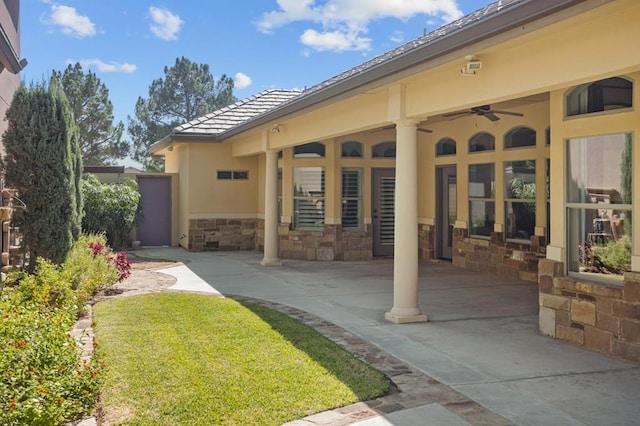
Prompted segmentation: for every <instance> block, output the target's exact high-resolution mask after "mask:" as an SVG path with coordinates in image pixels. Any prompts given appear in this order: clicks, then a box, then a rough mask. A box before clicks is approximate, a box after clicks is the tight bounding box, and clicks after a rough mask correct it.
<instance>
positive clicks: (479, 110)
mask: <svg viewBox="0 0 640 426" xmlns="http://www.w3.org/2000/svg"><path fill="white" fill-rule="evenodd" d="M474 114H475V115H480V116H483V117H486V118H487V119H489V120H491V121H498V120H500V117H498V116H497V115H496V114H504V115H513V116H516V117H524V114H522V113H521V112H511V111H497V110H493V109H491V106H490V105H481V106H477V107H473V108H471V109H470V110H469V111H458V112H451V113H449V114H443V115H442V116H443V117H454V118H453V119H456V118H461V117H464V116H466V115H474Z"/></svg>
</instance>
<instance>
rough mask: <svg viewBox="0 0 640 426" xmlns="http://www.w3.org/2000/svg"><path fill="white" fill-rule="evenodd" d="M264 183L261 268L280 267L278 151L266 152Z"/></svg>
mask: <svg viewBox="0 0 640 426" xmlns="http://www.w3.org/2000/svg"><path fill="white" fill-rule="evenodd" d="M265 172H266V173H265V175H266V176H265V183H264V257H263V259H262V262H260V264H261V265H262V266H282V262H280V258H279V257H278V151H274V150H269V151H267V152H266V171H265Z"/></svg>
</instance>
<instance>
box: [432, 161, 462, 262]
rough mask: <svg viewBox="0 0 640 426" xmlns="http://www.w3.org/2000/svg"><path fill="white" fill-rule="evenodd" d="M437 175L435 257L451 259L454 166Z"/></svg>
mask: <svg viewBox="0 0 640 426" xmlns="http://www.w3.org/2000/svg"><path fill="white" fill-rule="evenodd" d="M436 173H437V206H436V209H437V210H436V224H437V226H436V256H437V257H439V258H442V259H451V258H452V257H453V227H454V224H455V222H456V218H457V216H458V214H457V202H458V187H457V176H456V166H455V165H453V166H443V167H438V168H437V169H436Z"/></svg>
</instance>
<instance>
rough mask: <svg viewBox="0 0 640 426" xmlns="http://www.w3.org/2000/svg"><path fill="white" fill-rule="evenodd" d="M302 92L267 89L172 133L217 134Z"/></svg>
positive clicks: (191, 122)
mask: <svg viewBox="0 0 640 426" xmlns="http://www.w3.org/2000/svg"><path fill="white" fill-rule="evenodd" d="M301 93H302V91H301V90H283V89H270V90H265V91H263V92H260V93H258V94H255V95H252V96H249V97H248V98H245V99H242V100H241V101H238V102H236V103H234V104H231V105H227V106H225V107H222V108H220V109H218V110H215V111H213V112H212V113H209V114H207V115H204V116H202V117H198V118H196V119H195V120H191V121H189V122H187V123H185V124H182V125H180V126H178V127H176V128H175V129H173V132H172V135H176V134H179V135H216V134H219V133H222V132H224V131H225V130H229V129H231V128H233V127H235V126H237V125H238V124H241V123H244V122H246V121H248V120H250V119H252V118H254V117H256V116H258V115H260V114H262V113H264V112H267V111H269V110H271V109H273V108H275V107H277V106H278V105H281V104H283V103H285V102H287V101H289V100H291V99H293V98H295V97H297V96H299V95H300V94H301Z"/></svg>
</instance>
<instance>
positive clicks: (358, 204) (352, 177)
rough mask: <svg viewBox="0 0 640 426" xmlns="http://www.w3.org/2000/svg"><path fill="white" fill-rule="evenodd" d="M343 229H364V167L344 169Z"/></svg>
mask: <svg viewBox="0 0 640 426" xmlns="http://www.w3.org/2000/svg"><path fill="white" fill-rule="evenodd" d="M342 229H343V230H345V231H357V230H361V229H362V169H347V168H345V169H342Z"/></svg>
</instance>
